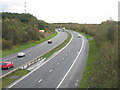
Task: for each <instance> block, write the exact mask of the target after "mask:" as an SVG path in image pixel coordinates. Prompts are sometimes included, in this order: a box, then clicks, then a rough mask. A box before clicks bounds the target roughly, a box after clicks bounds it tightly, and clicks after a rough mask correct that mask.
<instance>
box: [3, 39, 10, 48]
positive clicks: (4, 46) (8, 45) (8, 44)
mask: <svg viewBox="0 0 120 90" xmlns="http://www.w3.org/2000/svg"><path fill="white" fill-rule="evenodd" d="M11 48H12V42H11V41H9V40H5V39H2V49H3V50H5V49H11Z"/></svg>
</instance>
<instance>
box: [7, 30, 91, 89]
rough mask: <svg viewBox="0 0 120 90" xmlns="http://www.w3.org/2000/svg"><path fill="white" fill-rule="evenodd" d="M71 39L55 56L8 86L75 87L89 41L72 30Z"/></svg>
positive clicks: (86, 55)
mask: <svg viewBox="0 0 120 90" xmlns="http://www.w3.org/2000/svg"><path fill="white" fill-rule="evenodd" d="M71 33H72V36H73V38H72V40H71V41H70V43H69V44H68V45H67V46H66V47H65V48H64V49H62V50H61V51H60V52H59V53H57V54H56V55H55V56H53V57H51V58H50V59H48V60H46V61H45V62H43V63H42V64H41V65H40V66H39V67H38V68H36V69H35V70H33V71H31V72H30V73H29V74H27V75H26V76H24V77H22V78H21V79H19V80H18V81H16V82H15V83H13V84H11V85H10V86H9V87H8V88H56V89H58V88H76V87H78V86H79V81H80V80H81V78H82V73H83V71H84V67H85V65H86V60H87V57H88V51H89V43H88V40H87V39H86V37H84V36H83V35H81V37H82V38H78V34H79V33H77V32H74V31H72V32H71Z"/></svg>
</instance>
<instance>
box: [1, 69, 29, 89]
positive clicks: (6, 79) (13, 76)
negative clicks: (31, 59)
mask: <svg viewBox="0 0 120 90" xmlns="http://www.w3.org/2000/svg"><path fill="white" fill-rule="evenodd" d="M29 72H30V71H28V70H25V69H20V70H17V71H15V72H13V73H11V74H9V75H7V76H6V77H3V78H2V87H3V88H4V87H6V86H8V85H10V84H11V83H12V82H14V81H15V80H17V79H19V78H21V77H22V76H24V75H26V74H27V73H29ZM2 87H0V89H1V88H2Z"/></svg>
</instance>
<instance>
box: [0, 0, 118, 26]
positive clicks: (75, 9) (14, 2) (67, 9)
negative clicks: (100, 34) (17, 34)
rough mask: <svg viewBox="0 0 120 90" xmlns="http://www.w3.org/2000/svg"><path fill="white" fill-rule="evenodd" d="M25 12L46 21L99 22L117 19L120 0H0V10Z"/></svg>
mask: <svg viewBox="0 0 120 90" xmlns="http://www.w3.org/2000/svg"><path fill="white" fill-rule="evenodd" d="M25 1H26V2H27V4H26V6H27V8H26V12H27V13H30V14H32V15H34V16H36V17H37V18H38V19H39V20H44V21H46V22H48V23H68V22H74V23H82V24H84V23H88V24H89V23H91V24H95V23H101V22H102V21H106V20H108V19H109V18H110V17H112V19H113V20H115V21H118V2H119V1H120V0H0V7H2V8H0V12H17V13H24V12H25V11H24V10H25V8H24V5H25V4H24V2H25Z"/></svg>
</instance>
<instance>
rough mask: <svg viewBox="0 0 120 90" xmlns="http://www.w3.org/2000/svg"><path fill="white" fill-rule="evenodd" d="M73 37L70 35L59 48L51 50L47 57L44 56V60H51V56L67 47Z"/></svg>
mask: <svg viewBox="0 0 120 90" xmlns="http://www.w3.org/2000/svg"><path fill="white" fill-rule="evenodd" d="M71 38H72V35H71V34H70V33H68V39H66V40H65V41H64V42H63V43H62V44H60V45H59V46H57V47H56V48H54V49H53V50H51V51H50V52H48V53H46V54H45V55H43V56H42V57H44V58H46V59H47V58H49V57H50V56H51V55H53V54H54V53H55V52H57V51H59V50H60V49H62V48H63V47H64V46H65V45H67V43H68V42H69V41H70V40H71Z"/></svg>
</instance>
